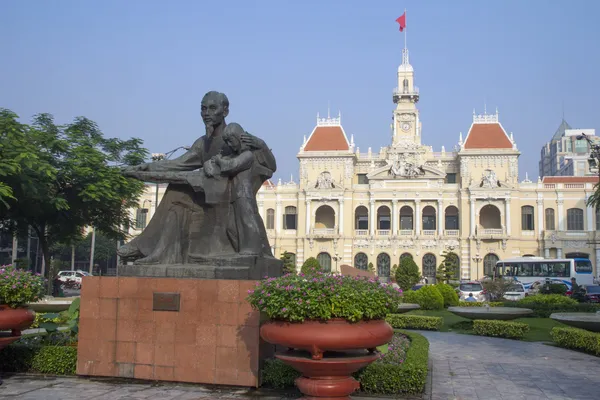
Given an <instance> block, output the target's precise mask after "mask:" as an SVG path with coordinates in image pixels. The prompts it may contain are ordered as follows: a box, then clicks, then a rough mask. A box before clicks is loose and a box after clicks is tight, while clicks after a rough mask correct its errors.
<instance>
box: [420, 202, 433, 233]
mask: <svg viewBox="0 0 600 400" xmlns="http://www.w3.org/2000/svg"><path fill="white" fill-rule="evenodd" d="M423 230H424V231H435V208H433V207H431V206H426V207H425V208H423Z"/></svg>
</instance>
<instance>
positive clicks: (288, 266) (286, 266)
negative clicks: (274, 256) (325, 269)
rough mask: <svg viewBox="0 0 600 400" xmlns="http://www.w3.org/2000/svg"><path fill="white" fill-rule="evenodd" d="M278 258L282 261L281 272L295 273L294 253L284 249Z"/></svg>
mask: <svg viewBox="0 0 600 400" xmlns="http://www.w3.org/2000/svg"><path fill="white" fill-rule="evenodd" d="M280 260H281V261H283V273H284V274H295V273H296V257H295V256H294V253H290V252H289V251H285V252H283V254H281V258H280ZM307 261H308V260H307Z"/></svg>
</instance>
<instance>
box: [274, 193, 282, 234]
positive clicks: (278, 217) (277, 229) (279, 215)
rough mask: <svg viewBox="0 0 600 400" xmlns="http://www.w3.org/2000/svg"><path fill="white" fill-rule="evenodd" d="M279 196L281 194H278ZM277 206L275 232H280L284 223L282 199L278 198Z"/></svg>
mask: <svg viewBox="0 0 600 400" xmlns="http://www.w3.org/2000/svg"><path fill="white" fill-rule="evenodd" d="M277 197H279V196H277ZM276 204H277V206H276V207H275V233H279V232H281V227H282V225H283V222H282V221H283V220H282V218H283V214H282V210H281V200H280V199H279V198H278V199H277V203H276Z"/></svg>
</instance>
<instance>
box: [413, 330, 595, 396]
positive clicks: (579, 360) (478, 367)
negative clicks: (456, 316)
mask: <svg viewBox="0 0 600 400" xmlns="http://www.w3.org/2000/svg"><path fill="white" fill-rule="evenodd" d="M420 333H421V334H423V335H424V336H425V337H427V339H428V340H429V343H430V350H429V359H430V365H432V366H433V368H432V369H431V371H430V375H431V376H430V382H431V383H430V385H431V387H430V388H429V390H428V395H427V396H426V398H428V399H430V400H441V399H444V400H446V399H451V400H455V399H456V400H477V399H481V400H484V399H485V400H496V399H498V400H499V399H510V400H522V399H527V400H529V399H532V400H533V399H540V400H541V399H577V400H593V399H600V358H598V357H594V356H591V355H587V354H583V353H579V352H575V351H571V350H566V349H562V348H559V347H554V346H550V345H546V344H543V343H528V342H521V341H517V340H508V339H496V338H488V337H481V336H471V335H461V334H456V333H443V332H420Z"/></svg>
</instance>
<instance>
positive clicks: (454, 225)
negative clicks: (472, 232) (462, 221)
mask: <svg viewBox="0 0 600 400" xmlns="http://www.w3.org/2000/svg"><path fill="white" fill-rule="evenodd" d="M445 217H446V221H445V228H444V229H446V230H449V231H452V230H458V229H459V228H458V208H456V207H455V206H449V207H446V215H445Z"/></svg>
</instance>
